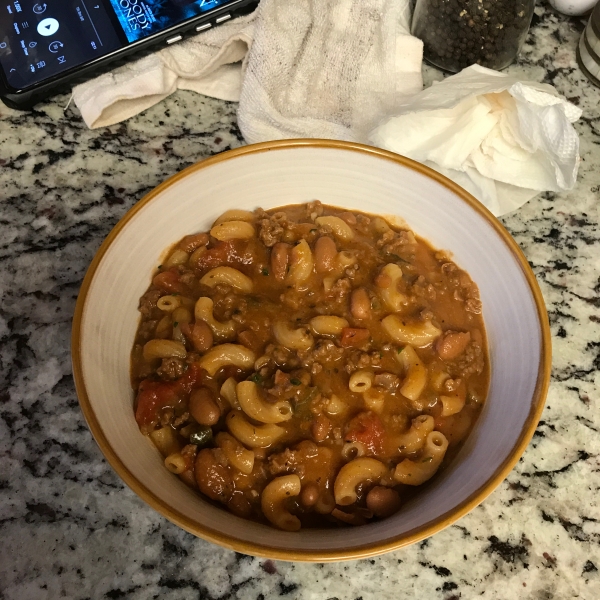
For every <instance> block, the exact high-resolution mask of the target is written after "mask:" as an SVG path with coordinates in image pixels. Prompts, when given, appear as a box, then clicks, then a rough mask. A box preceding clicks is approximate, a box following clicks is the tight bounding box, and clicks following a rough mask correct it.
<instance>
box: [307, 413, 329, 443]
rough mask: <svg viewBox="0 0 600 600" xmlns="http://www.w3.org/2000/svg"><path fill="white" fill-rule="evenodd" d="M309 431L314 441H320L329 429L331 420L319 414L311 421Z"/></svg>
mask: <svg viewBox="0 0 600 600" xmlns="http://www.w3.org/2000/svg"><path fill="white" fill-rule="evenodd" d="M311 431H312V436H313V439H314V440H315V442H322V441H323V440H324V439H325V438H326V437H327V436H328V435H329V432H330V431H331V421H330V420H329V419H328V418H327V417H326V416H325V415H319V416H318V417H317V418H316V419H315V420H314V421H313V424H312V427H311Z"/></svg>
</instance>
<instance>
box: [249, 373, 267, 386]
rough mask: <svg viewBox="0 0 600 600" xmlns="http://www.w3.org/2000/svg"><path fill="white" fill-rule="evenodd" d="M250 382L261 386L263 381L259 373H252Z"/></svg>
mask: <svg viewBox="0 0 600 600" xmlns="http://www.w3.org/2000/svg"><path fill="white" fill-rule="evenodd" d="M250 381H252V382H253V383H256V385H262V383H263V381H264V379H263V376H262V375H261V374H260V373H254V374H253V375H252V376H251V377H250Z"/></svg>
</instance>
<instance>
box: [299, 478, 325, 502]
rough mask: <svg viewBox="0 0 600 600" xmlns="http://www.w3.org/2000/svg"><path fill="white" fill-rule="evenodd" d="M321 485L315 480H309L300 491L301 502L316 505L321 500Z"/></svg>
mask: <svg viewBox="0 0 600 600" xmlns="http://www.w3.org/2000/svg"><path fill="white" fill-rule="evenodd" d="M319 494H320V492H319V486H318V485H317V484H316V483H315V482H314V481H309V482H308V483H307V484H306V485H305V486H303V487H302V491H301V492H300V502H302V504H304V506H314V505H315V504H316V503H317V501H318V500H319Z"/></svg>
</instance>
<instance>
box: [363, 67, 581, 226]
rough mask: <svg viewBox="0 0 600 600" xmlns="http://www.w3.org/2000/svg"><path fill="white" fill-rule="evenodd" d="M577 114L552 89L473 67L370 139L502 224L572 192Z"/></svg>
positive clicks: (399, 112) (406, 106) (414, 101)
mask: <svg viewBox="0 0 600 600" xmlns="http://www.w3.org/2000/svg"><path fill="white" fill-rule="evenodd" d="M581 112H582V111H581V110H580V109H579V108H578V107H577V106H575V105H573V104H571V103H570V102H568V101H567V100H565V99H564V98H563V97H562V96H560V95H559V94H558V92H557V91H556V90H555V89H554V88H553V87H552V86H550V85H546V84H540V83H536V82H523V81H519V80H518V79H517V78H516V77H513V76H509V75H506V74H503V73H499V72H497V71H492V70H490V69H486V68H484V67H480V66H478V65H474V66H472V67H468V68H467V69H464V70H463V71H461V72H460V73H458V74H456V75H453V76H451V77H448V78H447V79H445V80H443V81H441V82H439V83H436V84H434V85H432V86H431V87H430V88H427V89H426V90H423V91H422V92H421V93H419V94H417V95H415V96H413V97H412V98H410V99H409V100H408V101H406V102H405V103H403V104H402V106H400V107H398V108H397V109H396V110H395V111H394V113H393V115H392V116H388V117H386V118H385V119H384V120H383V121H382V122H381V123H380V124H379V125H378V126H377V127H375V128H374V130H373V131H372V132H371V133H370V136H369V139H370V142H371V143H372V144H374V145H375V146H379V147H381V148H385V149H387V150H392V151H393V152H397V153H399V154H403V155H404V156H408V157H409V158H413V159H414V160H417V161H419V162H422V163H424V164H426V165H428V166H431V167H433V168H434V169H436V170H437V171H439V172H441V173H442V174H444V175H446V176H447V177H449V178H450V179H453V180H454V181H456V183H458V184H459V185H461V186H462V187H464V188H465V189H467V190H468V191H469V192H471V193H472V194H473V195H474V196H475V197H476V198H477V199H478V200H480V201H481V202H482V203H483V204H484V205H485V206H486V207H487V208H488V209H489V210H490V211H491V212H492V213H494V214H495V215H497V216H499V215H502V214H505V213H507V212H510V211H513V210H515V209H516V208H518V207H520V206H521V205H523V204H524V203H525V202H527V200H529V199H530V198H532V197H533V196H535V195H537V194H538V193H539V192H541V191H555V192H559V191H563V190H570V189H572V188H573V187H574V186H575V182H576V179H577V170H578V167H579V160H580V159H579V138H578V136H577V132H576V131H575V128H574V127H573V125H572V123H574V122H575V121H577V120H578V119H579V117H580V116H581Z"/></svg>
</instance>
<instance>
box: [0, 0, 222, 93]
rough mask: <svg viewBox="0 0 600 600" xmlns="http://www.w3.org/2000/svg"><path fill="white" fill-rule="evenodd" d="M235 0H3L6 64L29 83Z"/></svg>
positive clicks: (18, 85)
mask: <svg viewBox="0 0 600 600" xmlns="http://www.w3.org/2000/svg"><path fill="white" fill-rule="evenodd" d="M231 2H232V0H45V1H42V0H37V1H36V0H11V1H9V0H0V66H1V67H2V69H3V71H4V74H5V78H6V80H7V82H8V84H9V85H10V86H11V87H13V88H15V89H23V88H26V87H29V86H31V85H33V84H35V83H38V82H39V81H42V80H44V79H47V78H49V77H52V76H54V75H58V74H60V73H61V72H63V71H66V70H68V69H71V68H73V67H76V66H78V65H81V64H83V63H86V62H89V61H91V60H94V59H96V58H100V57H102V56H105V55H107V54H110V53H111V52H114V51H115V50H118V49H119V48H122V47H124V46H128V45H130V44H133V43H135V42H137V41H139V40H142V39H144V38H146V37H148V36H151V35H153V34H156V33H159V32H161V31H163V30H165V29H168V28H169V27H172V26H174V25H178V24H179V23H182V22H183V21H186V20H187V19H190V18H193V17H196V16H198V15H200V14H202V13H205V12H207V11H209V10H213V9H214V8H217V7H219V6H221V5H224V4H229V3H231Z"/></svg>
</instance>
